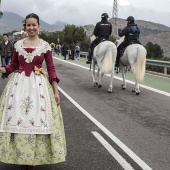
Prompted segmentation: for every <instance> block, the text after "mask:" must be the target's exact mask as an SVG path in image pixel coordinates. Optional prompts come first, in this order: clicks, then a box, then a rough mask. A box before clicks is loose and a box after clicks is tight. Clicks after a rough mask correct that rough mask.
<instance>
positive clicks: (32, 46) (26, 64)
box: [0, 13, 66, 170]
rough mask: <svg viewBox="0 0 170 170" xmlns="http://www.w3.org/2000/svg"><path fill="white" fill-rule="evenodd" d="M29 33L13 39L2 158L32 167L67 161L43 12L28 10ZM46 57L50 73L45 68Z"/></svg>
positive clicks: (0, 122) (0, 102)
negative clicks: (42, 32)
mask: <svg viewBox="0 0 170 170" xmlns="http://www.w3.org/2000/svg"><path fill="white" fill-rule="evenodd" d="M24 26H25V30H26V32H27V33H28V37H26V38H24V39H22V40H19V41H17V42H16V43H15V46H14V52H13V57H12V61H11V63H10V65H7V66H5V67H3V68H0V73H3V74H4V75H5V77H6V76H8V75H9V74H10V73H12V72H14V73H13V74H12V75H11V77H10V80H9V81H8V83H7V85H6V87H5V89H4V91H3V93H2V95H1V98H0V161H1V162H4V163H8V164H18V165H20V170H34V169H35V166H36V165H43V164H56V163H59V162H63V161H65V156H66V142H65V132H64V125H63V119H62V113H61V109H60V106H59V104H60V98H59V93H58V88H57V83H58V82H59V79H58V77H57V75H56V72H55V66H54V63H53V58H52V52H51V47H50V45H49V44H48V43H47V42H46V41H44V40H42V39H40V38H39V37H38V32H39V27H40V24H39V17H38V16H37V15H36V14H34V13H31V14H29V15H27V16H26V19H25V25H24ZM44 60H45V62H46V66H47V72H48V77H47V75H46V72H45V71H44V70H43V68H42V63H43V61H44Z"/></svg>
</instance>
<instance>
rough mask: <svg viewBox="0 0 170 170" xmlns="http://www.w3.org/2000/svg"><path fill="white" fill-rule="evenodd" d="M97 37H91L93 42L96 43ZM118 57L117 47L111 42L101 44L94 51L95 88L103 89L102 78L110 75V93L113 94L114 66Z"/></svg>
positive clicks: (93, 73) (93, 72) (93, 74)
mask: <svg viewBox="0 0 170 170" xmlns="http://www.w3.org/2000/svg"><path fill="white" fill-rule="evenodd" d="M95 38H96V37H95V36H94V35H93V36H92V37H91V42H92V41H94V39H95ZM116 55H117V48H116V45H115V44H114V43H113V42H111V41H103V42H101V43H99V44H98V45H97V46H96V47H95V48H94V51H93V59H92V76H93V83H94V87H96V86H98V87H99V88H100V87H102V77H103V75H104V74H110V75H111V80H110V86H109V89H108V92H110V93H111V92H112V88H113V85H112V83H113V77H114V65H115V59H116ZM96 65H97V66H98V70H97V76H96V74H95V66H96Z"/></svg>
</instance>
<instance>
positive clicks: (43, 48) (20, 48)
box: [14, 39, 51, 63]
mask: <svg viewBox="0 0 170 170" xmlns="http://www.w3.org/2000/svg"><path fill="white" fill-rule="evenodd" d="M24 40H25V39H22V40H19V41H17V42H16V43H15V45H14V48H15V49H16V52H18V54H19V55H22V56H24V58H25V59H26V60H25V62H26V63H30V62H32V60H33V59H34V57H35V56H40V55H41V54H42V53H46V52H47V51H48V50H50V51H51V46H50V45H49V44H48V43H47V42H46V41H44V40H42V39H40V43H39V44H38V46H37V47H35V50H34V51H33V52H32V53H28V52H27V51H25V50H24V48H27V47H24V44H23V42H24Z"/></svg>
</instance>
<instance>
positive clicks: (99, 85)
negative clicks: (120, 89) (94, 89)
mask: <svg viewBox="0 0 170 170" xmlns="http://www.w3.org/2000/svg"><path fill="white" fill-rule="evenodd" d="M98 71H99V72H98V73H99V79H98V83H99V84H98V87H99V88H101V87H102V78H103V75H104V74H103V73H102V72H101V71H100V68H99V70H98Z"/></svg>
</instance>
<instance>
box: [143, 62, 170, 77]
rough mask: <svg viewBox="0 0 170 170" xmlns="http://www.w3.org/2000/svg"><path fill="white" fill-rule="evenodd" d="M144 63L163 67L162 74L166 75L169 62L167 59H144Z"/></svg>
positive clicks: (169, 65) (169, 66)
mask: <svg viewBox="0 0 170 170" xmlns="http://www.w3.org/2000/svg"><path fill="white" fill-rule="evenodd" d="M146 64H148V65H153V66H160V67H163V68H164V74H166V75H167V68H170V62H169V61H162V60H151V59H146Z"/></svg>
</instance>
